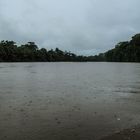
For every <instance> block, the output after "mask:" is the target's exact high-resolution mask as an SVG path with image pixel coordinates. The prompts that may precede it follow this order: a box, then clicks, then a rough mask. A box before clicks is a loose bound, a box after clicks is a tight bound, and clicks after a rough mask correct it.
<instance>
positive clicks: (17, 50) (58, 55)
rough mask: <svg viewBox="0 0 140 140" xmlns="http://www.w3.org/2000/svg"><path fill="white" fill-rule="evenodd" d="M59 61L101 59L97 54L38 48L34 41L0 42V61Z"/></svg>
mask: <svg viewBox="0 0 140 140" xmlns="http://www.w3.org/2000/svg"><path fill="white" fill-rule="evenodd" d="M60 61H64V62H67V61H72V62H73V61H76V62H84V61H101V60H100V58H99V56H97V55H96V56H82V55H76V54H74V53H71V52H67V51H62V50H60V49H59V48H56V49H54V50H53V49H51V50H47V49H45V48H41V49H39V48H38V46H37V45H36V44H35V43H34V42H28V43H26V44H24V45H20V46H17V44H16V43H15V42H14V41H8V40H6V41H4V40H3V41H1V42H0V62H60Z"/></svg>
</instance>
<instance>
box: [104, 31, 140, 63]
mask: <svg viewBox="0 0 140 140" xmlns="http://www.w3.org/2000/svg"><path fill="white" fill-rule="evenodd" d="M105 59H106V61H110V62H140V34H136V35H135V36H133V37H132V40H131V41H129V42H128V41H127V42H120V43H118V44H117V45H116V47H115V48H114V49H112V50H109V51H108V52H106V53H105Z"/></svg>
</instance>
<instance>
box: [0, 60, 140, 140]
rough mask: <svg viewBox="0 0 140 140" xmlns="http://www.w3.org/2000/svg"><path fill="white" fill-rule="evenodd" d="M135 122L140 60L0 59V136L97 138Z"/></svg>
mask: <svg viewBox="0 0 140 140" xmlns="http://www.w3.org/2000/svg"><path fill="white" fill-rule="evenodd" d="M137 124H140V64H139V63H71V62H67V63H64V62H60V63H0V140H98V139H100V138H101V137H104V136H106V135H109V134H112V133H114V132H117V131H120V130H122V129H125V128H129V127H132V126H135V125H137Z"/></svg>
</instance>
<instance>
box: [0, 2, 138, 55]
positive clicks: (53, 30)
mask: <svg viewBox="0 0 140 140" xmlns="http://www.w3.org/2000/svg"><path fill="white" fill-rule="evenodd" d="M139 5H140V1H139V0H123V1H122V0H117V1H116V0H108V1H107V0H69V1H68V0H59V1H58V0H12V1H10V0H0V40H3V39H8V40H14V41H16V42H18V43H25V42H28V41H35V42H36V43H37V44H38V45H39V46H40V47H46V48H49V49H50V48H56V47H59V48H61V49H63V50H70V51H73V52H75V53H78V54H85V55H90V54H97V53H99V52H104V51H106V50H108V49H110V48H113V47H114V45H115V44H116V43H118V42H119V41H124V40H128V39H130V37H131V36H132V35H133V34H135V33H138V32H139V30H140V16H139V13H140V9H139Z"/></svg>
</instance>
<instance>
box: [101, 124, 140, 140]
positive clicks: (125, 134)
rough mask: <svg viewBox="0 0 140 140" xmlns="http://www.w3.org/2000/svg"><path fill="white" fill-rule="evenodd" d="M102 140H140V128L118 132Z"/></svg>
mask: <svg viewBox="0 0 140 140" xmlns="http://www.w3.org/2000/svg"><path fill="white" fill-rule="evenodd" d="M101 140H140V126H139V127H138V126H137V127H135V128H132V129H126V130H123V131H121V132H117V133H115V134H113V135H111V136H107V137H105V138H102V139H101Z"/></svg>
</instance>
